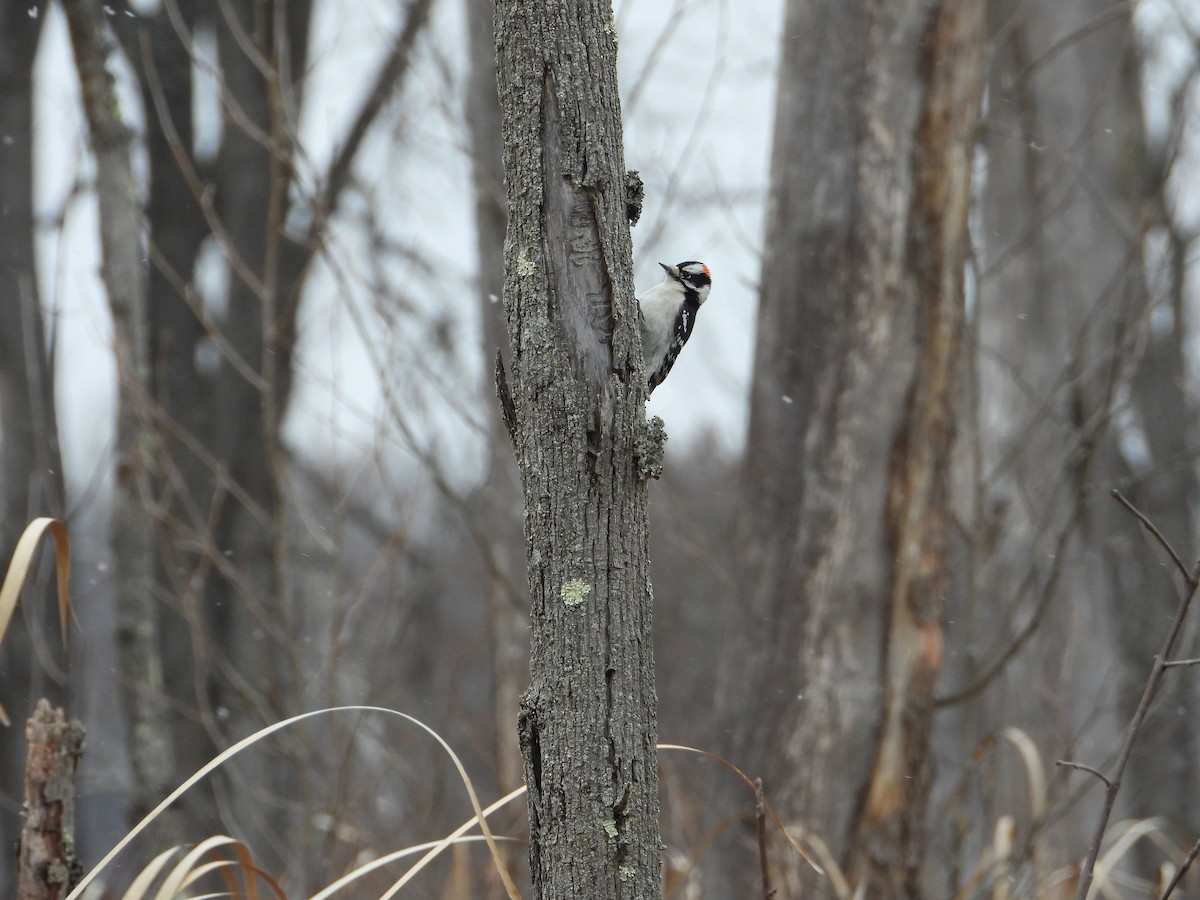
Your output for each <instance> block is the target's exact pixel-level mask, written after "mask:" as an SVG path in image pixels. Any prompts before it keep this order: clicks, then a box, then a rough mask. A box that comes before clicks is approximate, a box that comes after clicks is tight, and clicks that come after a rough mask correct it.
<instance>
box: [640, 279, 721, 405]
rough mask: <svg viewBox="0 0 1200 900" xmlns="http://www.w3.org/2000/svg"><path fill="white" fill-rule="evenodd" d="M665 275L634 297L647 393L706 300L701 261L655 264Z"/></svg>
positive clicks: (675, 353)
mask: <svg viewBox="0 0 1200 900" xmlns="http://www.w3.org/2000/svg"><path fill="white" fill-rule="evenodd" d="M659 265H660V266H662V267H663V269H665V270H666V273H667V277H666V278H665V279H664V280H663V281H662V282H661V283H659V284H656V285H655V286H654V287H652V288H650V290H648V291H646V293H644V294H643V295H642V296H641V297H639V298H638V307H639V308H640V309H641V313H642V360H643V362H644V364H645V370H646V379H647V382H648V384H649V388H650V393H653V391H654V389H655V388H656V387H658V386H659V385H660V384H662V382H663V379H665V378H666V377H667V373H669V372H670V371H671V366H673V365H675V358H676V357H677V356H679V351H680V350H682V349H683V345H684V344H686V343H687V340H688V338H689V337H691V336H692V328H693V327H694V326H695V324H696V314H697V313H698V312H699V311H700V305H701V304H702V303H704V301H705V300H707V299H708V292H709V290H710V289H711V288H712V274H711V273H710V272H709V271H708V266H706V265H705V264H704V263H701V262H696V261H694V260H689V261H688V262H681V263H680V264H679V265H677V266H668V265H666V264H665V263H659Z"/></svg>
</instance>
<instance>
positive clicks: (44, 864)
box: [17, 700, 83, 900]
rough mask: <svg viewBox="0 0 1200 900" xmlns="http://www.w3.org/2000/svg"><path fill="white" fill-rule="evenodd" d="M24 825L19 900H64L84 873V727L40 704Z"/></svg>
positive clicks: (30, 727) (28, 729)
mask: <svg viewBox="0 0 1200 900" xmlns="http://www.w3.org/2000/svg"><path fill="white" fill-rule="evenodd" d="M25 740H26V742H27V743H28V745H29V756H28V759H27V761H26V764H25V822H24V825H23V827H22V829H21V843H20V845H19V849H18V851H17V857H18V867H19V870H20V871H19V886H18V889H17V896H18V897H20V898H21V900H60V898H62V897H65V896H66V895H67V893H68V892H69V891H70V890H71V887H72V885H73V884H74V882H76V881H77V880H78V879H79V876H80V875H81V874H82V871H81V869H80V868H79V862H78V860H77V859H76V856H75V769H76V766H78V764H79V757H80V755H81V754H82V753H83V726H82V725H80V724H79V723H78V722H75V721H67V717H66V716H65V715H64V714H63V711H62V710H61V709H53V708H51V706H50V704H49V703H47V702H46V701H45V700H39V701H38V705H37V710H36V711H35V712H34V714H33V716H32V718H30V720H29V721H28V722H27V723H26V725H25Z"/></svg>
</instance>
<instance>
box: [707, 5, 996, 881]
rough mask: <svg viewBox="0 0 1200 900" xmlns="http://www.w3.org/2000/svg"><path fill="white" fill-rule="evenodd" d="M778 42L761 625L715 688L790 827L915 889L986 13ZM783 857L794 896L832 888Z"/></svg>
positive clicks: (760, 407) (749, 460)
mask: <svg viewBox="0 0 1200 900" xmlns="http://www.w3.org/2000/svg"><path fill="white" fill-rule="evenodd" d="M784 35H785V38H784V47H783V54H782V64H781V71H780V76H779V96H778V103H777V106H776V125H775V143H774V148H773V155H772V175H771V186H772V187H771V191H770V193H769V197H770V201H769V208H768V214H767V237H766V249H765V252H764V260H765V261H766V263H765V267H764V271H763V281H762V292H761V299H760V307H759V319H758V345H757V349H756V354H755V364H754V375H753V383H752V388H751V408H750V426H749V436H748V442H747V450H746V459H745V461H744V478H743V496H742V501H741V511H740V513H739V518H738V538H737V540H738V545H739V548H740V553H741V560H742V564H741V569H740V579H739V580H740V584H741V585H742V586H743V590H744V591H745V601H744V604H739V606H738V609H737V613H736V614H737V616H738V618H739V619H741V618H742V617H743V616H744V617H745V619H746V620H748V621H750V622H751V623H754V624H753V630H752V631H751V632H749V633H743V634H741V635H740V639H738V640H734V641H731V643H730V646H729V647H728V648H727V651H726V657H725V660H724V674H723V676H722V679H721V687H720V691H721V696H720V700H719V704H720V709H721V713H722V715H723V717H724V718H723V721H724V722H725V723H726V724H727V726H728V729H729V733H730V734H731V735H732V740H733V753H732V758H733V759H735V760H736V761H737V762H738V763H739V765H743V766H746V767H748V769H749V771H751V772H752V773H753V774H762V775H763V776H764V781H765V784H766V787H767V791H768V795H769V796H770V797H771V798H773V800H774V801H775V802H776V803H777V805H778V806H779V807H780V809H781V811H782V812H783V814H784V816H785V820H786V821H788V822H794V823H796V824H798V825H802V826H803V827H804V828H805V829H809V830H811V831H812V832H814V833H815V834H816V835H817V836H818V837H819V838H820V839H821V840H822V841H823V842H824V843H825V844H826V845H827V846H828V847H829V849H830V851H831V852H832V854H833V856H834V858H835V859H836V860H838V861H839V862H840V863H841V865H842V866H844V867H848V871H849V874H850V877H851V878H852V880H853V883H856V884H862V885H864V886H865V887H866V891H867V893H868V894H869V895H870V896H880V897H887V896H915V895H916V891H917V886H916V885H917V878H918V873H919V868H920V861H921V858H922V854H923V852H924V849H925V839H924V829H923V818H924V810H925V803H926V800H927V797H928V791H929V786H930V783H931V777H932V772H931V770H930V764H931V760H930V754H929V752H928V743H929V734H930V728H931V713H932V705H931V704H932V697H933V686H934V683H935V682H936V679H937V677H938V674H939V672H940V668H941V664H942V602H943V597H944V592H945V585H946V582H947V580H948V565H949V564H948V559H947V549H946V548H947V540H946V521H947V515H948V513H947V510H948V502H949V496H950V493H949V452H950V449H951V446H952V442H953V437H954V431H955V425H954V419H955V414H954V407H955V402H956V399H957V383H958V381H959V379H958V371H959V363H958V360H959V356H960V344H961V339H962V338H961V335H962V329H961V321H962V316H963V290H962V269H963V264H964V261H965V258H966V248H967V233H966V226H967V217H966V213H967V208H968V200H969V197H970V181H971V177H970V176H971V164H970V162H971V152H972V150H971V148H972V146H973V134H974V128H975V121H976V117H977V107H978V99H979V93H980V85H981V72H982V36H983V32H982V6H981V4H980V3H978V2H969V3H957V2H954V3H940V4H934V5H932V6H931V5H929V4H925V3H899V4H891V5H889V6H887V7H886V8H883V7H880V6H878V5H877V4H872V3H866V2H855V3H844V2H826V3H815V4H814V3H808V2H791V3H789V5H788V12H787V19H786V22H785V25H784ZM813 85H820V86H821V88H820V89H819V90H814V89H813ZM743 607H744V608H743ZM752 859H753V857H752V856H751V855H750V854H749V853H747V855H746V856H745V865H744V866H743V867H741V871H742V873H743V874H742V876H741V881H740V882H738V886H736V887H732V886H731V887H729V888H728V889H727V891H726V895H728V896H734V895H738V896H745V895H746V894H747V892H748V890H749V884H750V882H749V881H748V879H749V878H750V877H751V876H755V877H756V875H757V873H756V870H755V867H754V866H753V865H752ZM777 859H787V860H790V859H791V857H788V856H785V855H783V854H779V855H778V856H777ZM735 868H736V867H735ZM785 869H786V871H785V873H784V874H785V875H786V876H787V878H788V880H787V881H786V882H785V886H783V887H782V888H781V889H782V890H783V891H784V892H785V893H786V894H788V895H789V896H793V895H799V894H800V893H801V892H802V891H804V890H805V889H807V890H809V891H816V892H817V893H820V891H821V890H822V888H821V887H820V886H818V885H816V884H809V885H805V886H804V887H803V888H802V886H801V885H800V884H798V883H797V881H796V879H798V878H799V877H800V876H801V875H802V874H803V873H802V872H801V870H800V869H798V868H795V867H793V866H791V865H790V864H789V865H787V866H786V867H785ZM826 887H827V885H826Z"/></svg>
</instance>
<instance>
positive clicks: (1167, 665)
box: [1163, 659, 1200, 669]
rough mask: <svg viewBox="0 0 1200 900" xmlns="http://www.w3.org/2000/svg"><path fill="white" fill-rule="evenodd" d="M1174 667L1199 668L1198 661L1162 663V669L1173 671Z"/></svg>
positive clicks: (1199, 663) (1181, 660)
mask: <svg viewBox="0 0 1200 900" xmlns="http://www.w3.org/2000/svg"><path fill="white" fill-rule="evenodd" d="M1176 666H1200V659H1168V660H1167V661H1166V662H1165V663H1163V668H1164V669H1173V668H1175V667H1176Z"/></svg>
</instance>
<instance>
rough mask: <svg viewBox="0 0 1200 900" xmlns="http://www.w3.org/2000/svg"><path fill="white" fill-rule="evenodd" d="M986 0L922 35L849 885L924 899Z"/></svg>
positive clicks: (941, 14) (958, 7)
mask: <svg viewBox="0 0 1200 900" xmlns="http://www.w3.org/2000/svg"><path fill="white" fill-rule="evenodd" d="M983 38H984V15H983V2H982V0H962V2H954V3H948V4H943V5H941V6H938V7H936V8H935V9H934V10H933V11H932V12H931V14H930V19H929V26H928V29H927V31H926V34H925V37H924V39H923V41H922V44H923V47H924V54H925V57H924V60H923V64H922V67H921V77H922V79H923V80H924V82H925V85H926V94H925V100H924V104H923V108H922V111H921V118H920V122H919V124H918V127H917V134H916V141H915V144H914V147H913V197H912V206H911V210H910V214H909V222H908V228H909V234H908V246H909V254H908V265H909V274H910V277H911V280H912V287H913V291H914V294H915V301H916V328H915V332H914V333H915V339H916V344H917V357H916V365H915V367H914V370H913V373H912V377H911V381H910V382H909V386H908V397H907V400H906V402H905V406H904V414H903V417H902V419H901V423H900V428H899V431H898V433H897V435H896V437H895V440H894V443H893V445H892V453H891V463H890V468H889V475H888V484H887V488H886V490H887V501H886V506H885V511H884V515H885V518H886V521H887V543H886V547H885V553H887V555H888V556H889V557H890V559H891V560H892V573H891V585H890V588H889V592H888V602H887V615H888V616H889V623H888V634H887V641H886V643H885V645H884V656H885V663H884V685H885V693H884V708H883V728H882V730H881V734H880V739H879V747H878V751H877V755H876V759H875V763H874V766H873V768H872V770H871V775H870V782H869V786H868V788H867V794H866V800H865V803H864V806H863V809H862V811H861V812H860V814H859V819H858V834H857V837H856V840H855V851H854V852H855V858H854V862H853V868H854V873H855V875H856V881H857V882H858V883H860V884H865V885H867V886H868V888H867V891H868V893H869V894H871V895H872V896H892V897H898V896H912V897H915V896H920V894H921V889H920V882H919V877H920V863H921V859H922V857H923V855H924V852H925V849H926V845H927V842H926V839H925V823H924V819H925V809H926V803H927V801H928V798H929V788H930V784H931V782H932V777H933V768H932V760H931V754H930V737H931V732H932V715H933V699H934V697H933V694H934V685H935V683H936V681H937V678H938V675H939V674H940V673H941V669H942V660H943V648H942V644H943V634H942V621H943V618H944V612H945V610H944V598H945V595H946V591H947V588H948V584H949V577H948V576H949V571H950V562H949V560H948V558H947V540H946V530H947V527H948V525H949V521H950V518H951V515H952V513H951V510H950V491H949V484H950V451H951V449H952V446H953V443H954V430H955V429H954V416H955V405H956V402H957V399H958V391H957V382H958V381H959V378H958V375H959V374H960V357H961V350H962V327H963V320H964V315H963V273H964V267H965V265H966V259H967V250H968V232H967V210H968V207H969V205H970V198H971V162H972V152H973V149H974V141H975V128H976V123H977V121H978V112H979V102H980V93H981V91H982V83H983Z"/></svg>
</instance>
